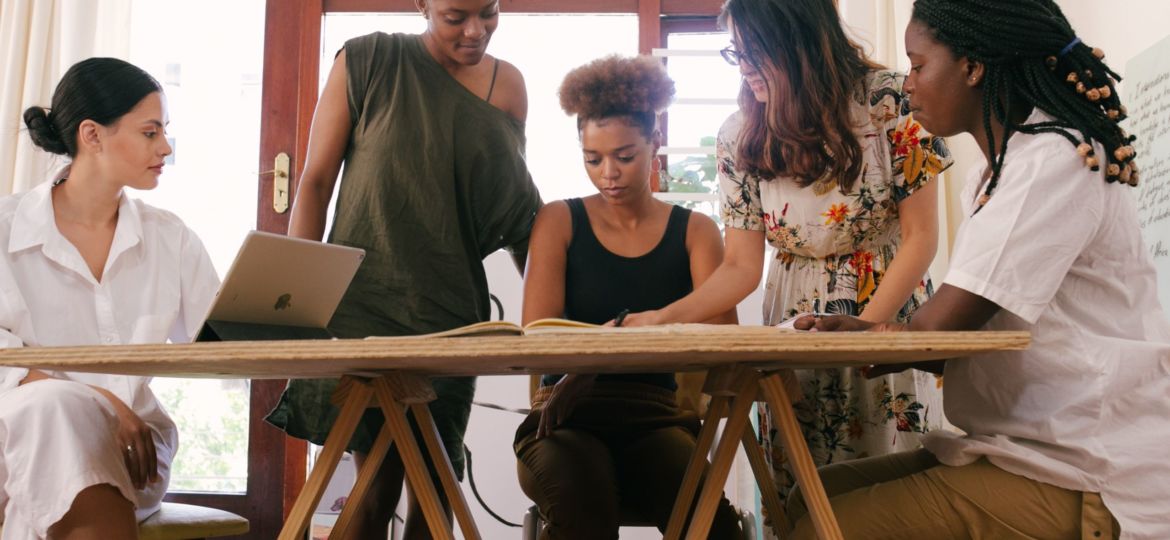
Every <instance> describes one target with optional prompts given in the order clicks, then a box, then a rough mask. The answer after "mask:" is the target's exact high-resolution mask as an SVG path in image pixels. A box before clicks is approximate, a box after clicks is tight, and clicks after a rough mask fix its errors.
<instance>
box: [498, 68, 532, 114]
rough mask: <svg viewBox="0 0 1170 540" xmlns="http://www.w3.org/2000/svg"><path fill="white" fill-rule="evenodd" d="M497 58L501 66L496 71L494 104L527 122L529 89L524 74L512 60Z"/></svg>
mask: <svg viewBox="0 0 1170 540" xmlns="http://www.w3.org/2000/svg"><path fill="white" fill-rule="evenodd" d="M497 60H499V62H500V64H499V66H500V67H499V71H498V72H497V73H496V87H495V90H494V93H493V97H492V104H493V105H495V106H497V107H499V108H500V109H503V110H504V112H507V113H508V114H510V115H512V116H513V117H514V118H516V119H517V120H519V121H521V122H525V121H527V120H528V89H527V87H526V86H525V84H524V75H523V74H522V73H520V70H519V69H517V68H516V66H514V65H512V63H511V62H508V61H507V60H503V59H497Z"/></svg>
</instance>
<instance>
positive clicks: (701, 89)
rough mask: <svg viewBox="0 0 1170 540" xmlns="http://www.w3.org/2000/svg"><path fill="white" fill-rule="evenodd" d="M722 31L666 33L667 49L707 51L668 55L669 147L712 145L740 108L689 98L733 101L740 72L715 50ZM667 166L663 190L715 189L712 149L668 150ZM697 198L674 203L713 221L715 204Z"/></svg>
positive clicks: (723, 43) (682, 193)
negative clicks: (671, 91)
mask: <svg viewBox="0 0 1170 540" xmlns="http://www.w3.org/2000/svg"><path fill="white" fill-rule="evenodd" d="M729 41H730V40H729V38H728V35H727V33H725V32H704V33H673V34H670V35H669V36H667V49H668V51H669V50H686V51H707V52H708V53H709V54H707V55H698V54H693V53H688V54H686V55H679V56H668V57H667V59H666V67H667V71H668V72H669V73H670V76H671V78H673V79H674V81H675V85H676V89H677V92H678V94H677V95H678V99H679V102H678V103H676V104H675V105H673V106H671V107H670V110H669V119H668V121H667V133H666V137H667V142H668V145H669V146H670V147H688V148H693V147H703V148H712V149H713V148H714V146H715V137H716V135H717V134H718V133H719V127H720V126H721V125H723V122H724V120H726V119H727V117H728V116H730V115H731V114H732V113H734V112H735V111H736V110H737V109H738V107H737V106H736V105H735V104H734V103H733V102H728V103H704V104H688V103H687V101H686V100H688V99H704V100H711V99H723V100H734V99H735V97H736V95H737V94H738V92H739V84H740V75H739V71H738V69H737V68H735V67H734V66H731V65H730V64H728V63H727V62H725V61H724V60H723V58H721V57H720V56H719V55H718V51H719V49H722V48H723V47H726V46H727V45H728V42H729ZM667 164H668V167H667V170H668V171H669V173H670V176H671V180H670V181H669V182H668V183H667V186H666V187H667V191H669V192H671V193H672V195H677V196H681V197H685V194H686V193H715V192H716V191H718V188H719V185H718V181H717V180H716V178H715V156H714V155H713V154H670V155H668V156H667ZM697 199H698V200H680V199H679V198H677V197H671V200H673V201H674V202H675V204H680V205H683V206H685V207H687V208H690V209H692V210H696V211H699V212H703V213H705V214H707V215H709V216H711V217H712V218H715V220H716V222H718V220H719V206H718V204H717V203H716V202H715V201H712V200H710V197H699V198H697Z"/></svg>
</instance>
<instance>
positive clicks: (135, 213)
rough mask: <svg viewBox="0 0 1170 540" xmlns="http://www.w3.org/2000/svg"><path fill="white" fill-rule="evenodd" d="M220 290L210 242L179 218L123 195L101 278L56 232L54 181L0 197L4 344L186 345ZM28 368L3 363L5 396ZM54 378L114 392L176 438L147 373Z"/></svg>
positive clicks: (0, 337) (0, 379)
mask: <svg viewBox="0 0 1170 540" xmlns="http://www.w3.org/2000/svg"><path fill="white" fill-rule="evenodd" d="M218 288H219V277H218V276H217V275H216V273H215V268H214V267H213V266H212V264H211V259H210V258H209V257H208V255H207V251H206V250H205V249H204V248H203V244H202V242H200V241H199V238H198V237H197V236H195V233H194V232H192V231H191V230H190V229H188V228H187V226H186V225H184V224H183V222H182V221H181V220H180V219H179V218H178V217H177V216H175V215H174V214H171V213H169V212H166V211H163V210H159V209H157V208H154V207H151V206H149V205H147V204H145V203H143V202H141V201H138V200H133V199H130V198H129V197H128V196H126V195H125V194H123V195H122V198H121V202H120V203H119V206H118V223H117V225H116V228H115V232H114V241H113V243H112V244H111V246H110V254H109V257H108V259H107V260H106V266H105V269H104V271H103V274H102V280H101V282H98V281H97V280H96V279H94V276H93V274H92V273H91V272H90V271H89V267H88V266H87V265H86V263H85V261H84V259H82V257H81V254H80V253H79V252H78V251H77V248H75V247H74V246H73V244H71V243H70V242H69V241H68V240H67V239H66V238H65V237H64V236H62V235H61V232H60V231H58V230H57V225H56V221H55V219H54V214H53V202H52V186H51V185H50V184H49V183H45V184H44V185H41V186H39V187H37V188H35V189H33V190H31V191H28V192H25V193H20V194H17V195H12V196H10V197H5V198H3V199H0V347H21V346H30V347H31V346H53V345H57V346H66V345H98V344H110V345H113V344H129V343H163V342H166V341H167V340H168V339H169V340H171V341H174V342H187V341H190V340H191V339H192V338H193V337H194V336H195V334H196V333H197V332H198V331H199V326H200V325H201V324H202V322H203V317H204V316H205V315H206V313H207V308H208V306H209V305H210V304H211V300H212V299H213V298H214V297H215V293H216V291H217V290H218ZM27 374H28V370H25V369H16V368H5V367H0V395H3V393H4V392H5V391H6V390H10V389H12V388H15V387H16V386H17V385H18V384H19V383H20V381H21V380H22V379H23V378H24V377H25V376H26V375H27ZM49 374H50V375H51V376H53V377H56V378H60V379H68V380H73V381H77V382H81V383H84V384H90V385H94V386H100V387H102V388H105V389H107V390H109V391H110V392H112V393H113V394H114V395H116V396H118V397H119V398H120V399H121V400H122V401H124V402H125V403H126V404H127V405H128V406H129V407H130V408H131V409H133V410H134V412H135V413H137V414H138V415H139V416H140V417H141V418H142V420H143V421H144V422H146V423H147V425H150V426H151V427H153V428H155V430H156V431H158V432H159V434H160V435H162V436H164V437H166V438H169V437H172V436H175V433H174V423H173V422H172V421H171V419H170V418H169V417H168V416H167V414H166V412H165V411H164V410H163V409H162V407H160V406H159V404H158V402H157V400H156V399H155V397H154V394H153V393H152V392H151V391H150V387H149V382H150V378H148V377H130V376H124V375H102V374H90V373H75V372H68V373H67V372H50V373H49ZM172 442H173V441H172ZM172 447H173V446H172Z"/></svg>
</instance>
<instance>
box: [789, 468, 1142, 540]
mask: <svg viewBox="0 0 1170 540" xmlns="http://www.w3.org/2000/svg"><path fill="white" fill-rule="evenodd" d="M819 473H820V476H821V480H822V481H823V482H824V484H825V491H826V492H827V493H828V495H829V500H830V503H832V505H833V512H834V513H835V514H836V517H837V521H838V522H839V523H840V525H841V532H842V533H843V534H844V536H845V538H846V539H855V538H856V539H866V540H881V539H887V538H888V539H906V540H910V539H930V540H935V539H939V540H942V539H951V538H953V539H973V540H980V539H996V540H1000V539H1024V538H1028V539H1039V538H1045V539H1047V538H1051V539H1069V540H1102V539H1105V540H1108V539H1110V538H1114V539H1115V538H1117V537H1118V534H1119V532H1120V531H1119V529H1118V526H1117V522H1116V520H1114V519H1113V514H1111V513H1110V512H1109V510H1108V509H1107V508H1105V504H1104V503H1103V502H1102V501H1101V496H1100V495H1099V494H1097V493H1083V492H1080V491H1070V490H1067V489H1061V488H1058V487H1056V486H1052V485H1049V484H1045V483H1042V482H1037V481H1034V480H1029V479H1027V478H1024V477H1022V476H1018V475H1015V474H1011V473H1009V472H1007V471H1004V470H1003V469H1000V468H999V467H996V466H995V465H992V464H991V463H990V462H988V461H987V460H986V459H981V460H979V461H976V462H975V463H972V464H970V465H965V466H962V467H950V466H947V465H942V464H940V463H939V462H938V460H936V459H935V457H934V455H933V454H931V453H930V452H928V451H926V450H915V451H913V452H901V453H897V454H890V455H886V456H878V457H873V458H866V459H859V460H854V461H848V462H844V463H838V464H835V465H830V466H827V467H823V468H821V469H820V471H819ZM787 510H788V515H789V519H790V520H791V522H792V523H795V524H796V529H795V531H794V532H793V535H792V536H791V538H793V539H799V540H805V539H810V540H811V539H815V538H816V532H815V531H814V530H813V525H812V522H811V521H810V520H809V518H808V516H807V513H808V510H807V509H806V508H805V505H804V498H803V497H802V496H801V495H800V493H799V491H794V492H793V495H792V496H791V497H790V498H789V499H788V508H787Z"/></svg>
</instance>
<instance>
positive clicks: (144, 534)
mask: <svg viewBox="0 0 1170 540" xmlns="http://www.w3.org/2000/svg"><path fill="white" fill-rule="evenodd" d="M3 530H4V526H3V525H0V531H3ZM246 532H248V520H246V519H244V518H242V517H240V516H237V515H235V514H233V513H231V512H225V511H223V510H216V509H214V508H205V507H202V506H193V505H190V504H178V503H168V502H164V503H163V504H162V509H161V510H159V511H158V512H155V513H154V515H152V516H150V517H149V518H147V519H146V521H144V522H142V524H141V525H139V526H138V538H139V540H202V539H204V538H216V537H220V536H233V535H238V534H244V533H246Z"/></svg>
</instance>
